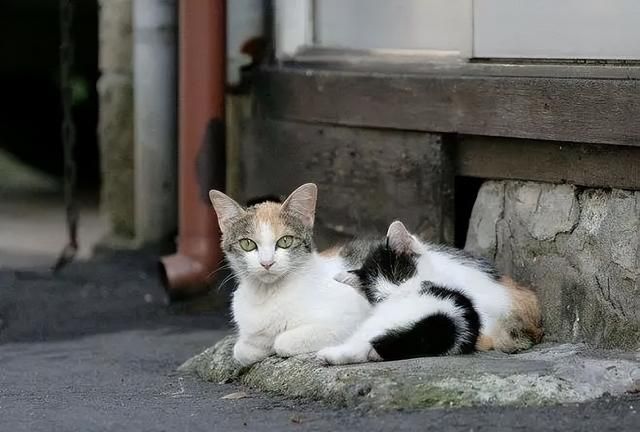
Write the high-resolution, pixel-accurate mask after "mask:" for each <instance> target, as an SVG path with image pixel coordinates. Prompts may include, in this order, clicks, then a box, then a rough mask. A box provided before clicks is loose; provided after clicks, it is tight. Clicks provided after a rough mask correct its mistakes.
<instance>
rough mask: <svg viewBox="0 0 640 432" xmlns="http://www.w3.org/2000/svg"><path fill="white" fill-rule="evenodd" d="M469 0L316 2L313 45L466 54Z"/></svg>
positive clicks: (469, 10) (469, 33) (470, 12)
mask: <svg viewBox="0 0 640 432" xmlns="http://www.w3.org/2000/svg"><path fill="white" fill-rule="evenodd" d="M471 31H472V5H471V0H316V2H315V36H316V40H315V42H316V44H318V45H320V46H324V47H337V48H352V49H406V50H446V51H457V52H460V53H461V54H462V55H463V56H469V55H470V54H471Z"/></svg>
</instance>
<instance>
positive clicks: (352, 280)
mask: <svg viewBox="0 0 640 432" xmlns="http://www.w3.org/2000/svg"><path fill="white" fill-rule="evenodd" d="M333 279H334V280H336V281H338V282H340V283H343V284H345V285H350V286H352V287H354V288H359V287H360V278H359V277H358V275H357V274H356V271H355V270H351V271H343V272H341V273H338V274H337V275H335V276H334V277H333Z"/></svg>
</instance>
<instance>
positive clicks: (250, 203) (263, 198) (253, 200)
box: [247, 195, 282, 207]
mask: <svg viewBox="0 0 640 432" xmlns="http://www.w3.org/2000/svg"><path fill="white" fill-rule="evenodd" d="M263 202H274V203H282V199H281V198H280V197H279V196H277V195H262V196H258V197H254V198H250V199H249V200H248V201H247V207H253V206H254V205H256V204H261V203H263Z"/></svg>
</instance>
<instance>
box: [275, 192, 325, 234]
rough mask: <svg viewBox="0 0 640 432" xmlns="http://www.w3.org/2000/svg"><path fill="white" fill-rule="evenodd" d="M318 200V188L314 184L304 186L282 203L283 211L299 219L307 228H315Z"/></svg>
mask: <svg viewBox="0 0 640 432" xmlns="http://www.w3.org/2000/svg"><path fill="white" fill-rule="evenodd" d="M317 198H318V187H317V186H316V185H315V184H313V183H306V184H303V185H302V186H300V187H299V188H298V189H296V190H294V191H293V192H291V195H289V197H288V198H287V199H286V200H285V202H283V203H282V207H281V211H283V212H286V213H289V214H291V215H293V216H295V217H297V218H298V219H300V220H301V221H302V223H303V224H304V225H305V226H306V227H308V228H313V221H314V219H315V216H316V200H317Z"/></svg>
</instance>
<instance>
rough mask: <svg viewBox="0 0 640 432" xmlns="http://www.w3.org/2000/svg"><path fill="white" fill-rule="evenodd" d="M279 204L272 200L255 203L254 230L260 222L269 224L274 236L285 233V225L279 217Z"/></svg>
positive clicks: (277, 236)
mask: <svg viewBox="0 0 640 432" xmlns="http://www.w3.org/2000/svg"><path fill="white" fill-rule="evenodd" d="M280 207H281V205H280V204H278V203H273V202H264V203H261V204H258V205H256V217H255V224H256V231H257V229H258V227H259V226H260V224H265V225H269V226H270V227H271V230H272V231H273V234H274V236H275V238H279V237H280V236H282V235H285V234H286V226H285V225H284V223H283V221H282V219H281V218H280Z"/></svg>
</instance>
